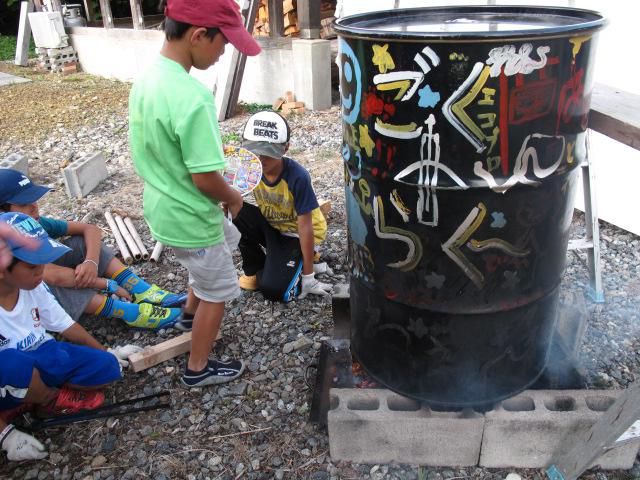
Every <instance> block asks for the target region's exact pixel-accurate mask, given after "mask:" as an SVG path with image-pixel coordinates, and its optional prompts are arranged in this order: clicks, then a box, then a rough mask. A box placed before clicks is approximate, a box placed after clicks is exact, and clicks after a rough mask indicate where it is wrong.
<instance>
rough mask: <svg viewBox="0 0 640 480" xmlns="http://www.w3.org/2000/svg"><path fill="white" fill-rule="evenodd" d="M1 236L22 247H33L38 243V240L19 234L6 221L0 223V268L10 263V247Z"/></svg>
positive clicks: (36, 246)
mask: <svg viewBox="0 0 640 480" xmlns="http://www.w3.org/2000/svg"><path fill="white" fill-rule="evenodd" d="M3 238H6V239H7V240H11V241H13V242H16V243H19V244H21V245H22V246H24V247H27V248H31V249H35V248H38V245H39V244H40V241H39V240H36V239H35V238H31V237H27V236H26V235H22V234H20V233H19V232H18V231H17V230H15V229H14V228H13V227H11V226H9V225H7V224H6V223H0V269H3V268H6V267H8V266H9V265H10V264H11V259H12V258H13V256H12V255H11V249H10V248H9V246H8V245H7V244H6V243H5V242H4V240H3Z"/></svg>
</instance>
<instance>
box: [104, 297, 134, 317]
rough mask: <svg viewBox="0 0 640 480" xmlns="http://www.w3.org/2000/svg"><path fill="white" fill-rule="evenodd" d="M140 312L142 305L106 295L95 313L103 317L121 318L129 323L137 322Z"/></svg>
mask: <svg viewBox="0 0 640 480" xmlns="http://www.w3.org/2000/svg"><path fill="white" fill-rule="evenodd" d="M139 314H140V306H139V305H137V304H135V303H128V302H123V301H122V300H114V299H113V298H109V297H104V301H103V302H102V305H100V307H99V308H98V310H96V312H95V313H94V315H95V316H96V317H101V318H121V319H122V320H124V321H125V322H127V323H132V322H135V321H136V319H137V318H138V315H139Z"/></svg>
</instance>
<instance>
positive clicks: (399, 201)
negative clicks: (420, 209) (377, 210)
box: [391, 189, 411, 215]
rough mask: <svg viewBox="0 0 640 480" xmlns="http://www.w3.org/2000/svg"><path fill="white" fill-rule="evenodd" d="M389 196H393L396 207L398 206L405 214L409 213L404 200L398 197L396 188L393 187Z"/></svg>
mask: <svg viewBox="0 0 640 480" xmlns="http://www.w3.org/2000/svg"><path fill="white" fill-rule="evenodd" d="M391 196H392V197H393V200H394V202H395V204H396V207H398V208H399V209H400V210H402V211H403V212H404V213H405V214H407V215H410V214H411V210H410V209H409V208H408V207H407V206H406V205H405V203H404V201H403V200H402V197H400V194H399V193H398V190H396V189H393V191H392V192H391Z"/></svg>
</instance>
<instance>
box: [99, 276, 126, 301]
mask: <svg viewBox="0 0 640 480" xmlns="http://www.w3.org/2000/svg"><path fill="white" fill-rule="evenodd" d="M103 280H104V281H106V282H107V285H106V287H104V289H105V290H106V291H107V293H108V294H109V295H112V294H113V295H117V296H118V297H119V298H123V299H125V300H128V301H131V300H132V298H131V294H130V293H129V292H128V291H127V290H125V289H124V288H122V287H121V286H120V285H118V282H116V281H115V280H113V279H111V278H103V279H101V280H100V281H103ZM98 288H100V289H102V288H103V287H98Z"/></svg>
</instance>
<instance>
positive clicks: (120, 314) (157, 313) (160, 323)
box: [95, 297, 182, 330]
mask: <svg viewBox="0 0 640 480" xmlns="http://www.w3.org/2000/svg"><path fill="white" fill-rule="evenodd" d="M95 315H96V316H98V317H101V318H121V319H122V320H124V321H125V322H127V324H128V325H129V326H130V327H138V328H149V329H153V330H157V329H160V328H168V327H172V326H173V325H174V324H175V323H176V322H178V321H180V320H181V318H182V310H180V309H179V308H162V307H158V306H156V305H151V304H149V303H142V304H137V303H128V302H123V301H122V300H114V299H113V298H109V297H105V299H104V301H103V302H102V305H100V307H99V308H98V310H96V312H95Z"/></svg>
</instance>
